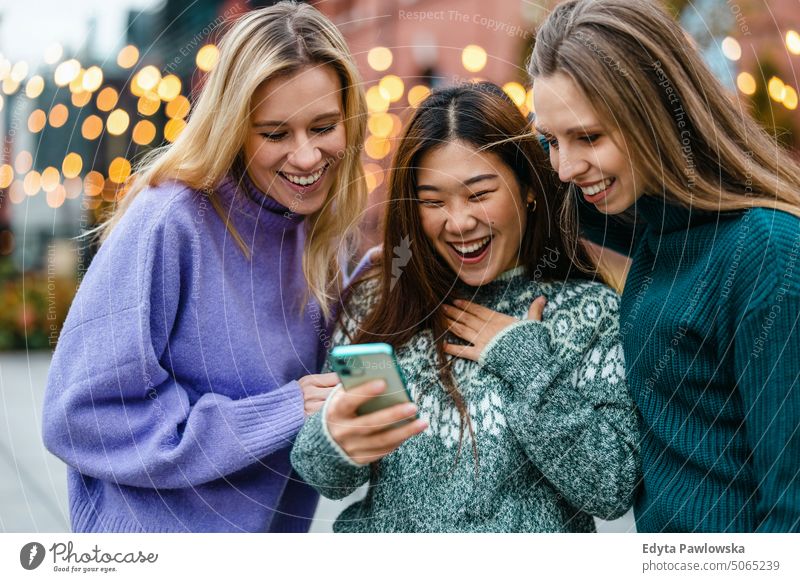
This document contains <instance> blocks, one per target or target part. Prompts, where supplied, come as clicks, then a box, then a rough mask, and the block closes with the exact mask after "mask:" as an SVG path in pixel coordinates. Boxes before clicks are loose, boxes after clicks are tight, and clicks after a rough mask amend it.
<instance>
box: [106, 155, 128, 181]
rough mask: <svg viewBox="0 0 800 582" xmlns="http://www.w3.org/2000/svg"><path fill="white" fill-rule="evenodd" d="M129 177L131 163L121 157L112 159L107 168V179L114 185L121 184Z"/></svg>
mask: <svg viewBox="0 0 800 582" xmlns="http://www.w3.org/2000/svg"><path fill="white" fill-rule="evenodd" d="M130 175H131V163H130V162H129V161H128V160H126V159H125V158H123V157H118V158H114V160H113V161H112V162H111V164H109V166H108V179H109V180H110V181H111V182H114V183H115V184H122V183H123V182H125V180H127V179H128V177H130Z"/></svg>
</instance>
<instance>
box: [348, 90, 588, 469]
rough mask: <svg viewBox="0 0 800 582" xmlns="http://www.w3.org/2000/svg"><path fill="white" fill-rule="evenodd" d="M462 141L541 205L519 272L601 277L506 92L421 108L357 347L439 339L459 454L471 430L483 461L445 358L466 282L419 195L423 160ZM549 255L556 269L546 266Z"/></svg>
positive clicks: (456, 96) (469, 94)
mask: <svg viewBox="0 0 800 582" xmlns="http://www.w3.org/2000/svg"><path fill="white" fill-rule="evenodd" d="M454 141H459V142H463V143H466V144H469V145H471V146H473V147H475V148H476V149H478V150H480V151H485V152H490V153H493V154H495V155H496V156H497V157H498V158H499V159H500V160H501V161H502V162H503V163H504V164H506V165H507V166H508V167H509V168H510V169H511V170H512V172H513V174H514V176H515V178H516V180H517V183H518V186H519V189H520V195H521V196H522V197H523V204H525V203H526V200H525V196H526V194H527V193H528V192H533V194H534V196H535V197H536V201H537V202H536V206H535V209H534V211H532V212H531V211H528V212H527V224H526V228H525V232H524V234H523V238H522V241H521V244H520V249H519V264H520V265H524V266H525V267H526V269H527V271H528V274H529V275H531V276H533V275H534V274H535V275H536V276H537V277H539V276H540V277H541V280H544V281H550V280H565V279H567V278H592V277H593V278H599V277H598V275H597V274H596V273H594V272H592V271H588V270H585V268H584V267H582V266H579V265H578V264H576V263H575V262H574V261H573V260H572V258H573V257H579V258H581V259H582V261H581V265H586V264H589V261H588V257H587V256H586V254H585V251H584V250H583V248H582V247H581V246H580V245H579V244H578V237H577V233H573V236H571V237H565V236H564V233H563V232H562V229H561V228H560V226H559V224H558V218H557V211H558V207H559V202H558V201H559V199H560V197H561V196H560V192H559V188H560V184H559V183H558V180H557V179H556V176H555V174H554V172H553V171H552V170H551V169H550V167H549V164H548V161H547V157H546V155H545V153H544V150H543V149H542V148H541V146H540V145H539V143H538V140H537V138H536V137H535V136H534V135H533V134H532V133H531V132H530V126H529V124H528V121H527V120H526V119H525V117H524V116H523V115H522V114H521V113H520V111H519V110H518V109H517V108H516V106H515V105H514V103H513V102H512V101H511V100H510V99H509V98H508V96H506V95H505V93H504V92H503V90H502V89H500V88H499V87H497V86H496V85H493V84H491V83H479V84H465V85H459V86H455V87H449V88H445V89H439V90H435V91H434V92H433V93H432V94H431V95H430V96H429V97H428V98H427V99H425V101H423V102H422V103H421V104H420V106H419V107H418V108H417V109H416V111H415V112H414V114H413V116H412V117H411V119H410V121H409V122H408V124H407V125H406V128H405V131H404V133H403V135H402V138H401V139H400V142H399V147H398V150H397V153H396V154H395V157H394V160H393V163H392V169H391V174H390V177H389V181H388V190H389V200H388V203H387V206H386V212H385V215H384V237H383V256H382V258H381V260H380V262H379V265H378V267H377V269H376V270H374V271H373V272H372V273H371V274H370V275H369V276H378V277H379V285H380V291H379V298H378V300H377V302H376V305H375V306H374V308H373V309H372V310H371V311H370V312H369V314H368V315H367V316H366V318H365V320H364V321H363V322H362V323H361V325H360V327H359V330H358V332H357V333H356V337H355V338H352V341H353V342H354V343H362V342H386V343H389V344H391V345H393V346H394V347H395V348H398V347H400V346H402V345H403V344H405V343H406V342H408V341H409V340H411V338H412V337H413V336H414V335H416V334H417V333H420V332H421V331H424V330H430V331H431V332H432V333H433V337H434V342H435V348H436V359H437V363H438V369H439V379H440V382H441V384H442V386H443V387H444V389H445V391H446V393H447V394H448V396H449V397H450V399H451V401H452V403H453V405H454V406H455V407H456V409H457V410H458V412H459V415H460V418H461V422H460V436H459V452H460V450H461V443H462V441H463V434H464V429H465V427H468V428H469V431H470V435H471V436H472V437H473V438H472V445H473V453H474V454H475V455H476V457H477V447H476V443H475V439H474V434H473V432H472V426H471V422H470V420H469V414H468V411H467V407H466V405H465V403H464V399H463V397H462V395H461V394H460V392H459V390H458V387H457V386H456V383H455V380H454V378H453V376H452V373H451V371H450V362H452V359H450V360H448V357H447V356H446V354H445V352H444V343H445V337H446V332H447V328H448V326H447V324H446V322H445V316H444V313H443V311H442V308H441V307H442V304H443V303H446V302H451V301H452V300H453V299H456V298H459V287H458V285H456V282H457V281H458V275H457V274H456V273H455V272H454V271H453V270H452V269H451V268H450V266H449V265H448V264H447V262H446V261H445V260H444V259H443V258H442V257H440V256H439V253H438V252H437V251H436V249H435V247H434V245H433V243H432V242H431V241H430V240H429V239H428V237H427V236H425V233H424V231H423V230H422V221H421V218H420V213H419V196H418V195H417V169H418V168H419V165H420V161H421V159H422V157H423V156H424V155H425V154H427V153H429V152H431V151H433V150H434V149H436V148H439V147H442V146H444V145H447V144H448V143H452V142H454ZM404 239H405V240H404ZM409 243H410V246H408V245H409ZM404 245H406V248H410V250H411V253H410V258H409V262H408V264H406V265H405V266H404V267H403V271H402V276H400V277H397V276H396V274H395V273H393V272H392V270H393V265H394V262H393V259H394V258H395V257H394V253H395V249H398V248H403V246H404ZM545 254H547V256H548V257H550V259H551V260H543V259H545ZM465 298H467V297H465ZM456 458H457V457H456ZM476 466H477V465H476Z"/></svg>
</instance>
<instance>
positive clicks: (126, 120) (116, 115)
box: [106, 109, 131, 135]
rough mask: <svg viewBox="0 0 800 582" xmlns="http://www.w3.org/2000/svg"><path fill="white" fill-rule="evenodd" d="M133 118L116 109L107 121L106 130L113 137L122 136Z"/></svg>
mask: <svg viewBox="0 0 800 582" xmlns="http://www.w3.org/2000/svg"><path fill="white" fill-rule="evenodd" d="M130 122H131V118H130V116H129V115H128V112H127V111H125V110H124V109H115V110H114V111H112V112H111V113H110V114H109V115H108V119H106V129H107V130H108V133H110V134H111V135H122V134H123V133H125V130H127V129H128V125H130Z"/></svg>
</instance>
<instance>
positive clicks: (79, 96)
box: [72, 91, 92, 107]
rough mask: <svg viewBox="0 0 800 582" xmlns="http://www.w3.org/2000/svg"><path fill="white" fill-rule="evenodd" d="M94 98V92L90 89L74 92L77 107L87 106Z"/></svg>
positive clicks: (74, 101)
mask: <svg viewBox="0 0 800 582" xmlns="http://www.w3.org/2000/svg"><path fill="white" fill-rule="evenodd" d="M91 100H92V94H91V93H89V92H88V91H81V92H79V93H73V94H72V104H73V105H74V106H75V107H85V106H86V105H88V104H89V101H91Z"/></svg>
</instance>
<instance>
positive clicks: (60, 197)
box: [47, 184, 67, 208]
mask: <svg viewBox="0 0 800 582" xmlns="http://www.w3.org/2000/svg"><path fill="white" fill-rule="evenodd" d="M66 197H67V193H66V192H65V191H64V186H62V185H61V184H59V185H58V186H57V187H55V188H53V189H52V190H50V191H48V192H47V205H48V206H49V207H50V208H61V205H62V204H64V199H65V198H66Z"/></svg>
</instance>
